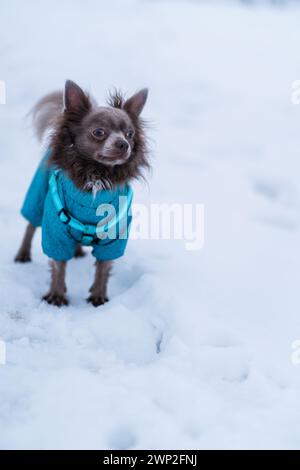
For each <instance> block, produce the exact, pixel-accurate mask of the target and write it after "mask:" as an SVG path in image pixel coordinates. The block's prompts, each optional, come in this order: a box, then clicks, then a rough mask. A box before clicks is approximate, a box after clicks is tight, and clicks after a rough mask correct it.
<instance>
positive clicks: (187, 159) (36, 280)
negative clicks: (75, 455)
mask: <svg viewBox="0 0 300 470" xmlns="http://www.w3.org/2000/svg"><path fill="white" fill-rule="evenodd" d="M1 18H2V21H1V31H0V35H1V38H0V39H1V40H0V44H1V46H0V47H1V69H0V70H1V71H0V79H1V80H4V81H5V83H6V91H7V103H6V105H1V106H0V121H1V132H0V147H1V149H2V151H1V156H0V165H1V167H0V171H1V176H2V178H1V186H0V191H1V198H0V214H1V219H2V223H1V231H0V237H1V244H0V246H1V250H0V285H1V299H0V339H1V340H3V341H5V342H6V347H7V363H6V365H0V447H1V448H2V449H31V448H34V449H48V448H57V449H65V448H68V449H78V448H79V449H88V448H96V449H143V448H146V449H150V448H156V449H163V448H169V449H170V448H172V449H189V448H190V449H195V448H197V449H203V448H205V449H215V448H224V449H231V448H234V449H240V448H243V449H245V448H294V449H295V448H298V449H299V442H300V427H299V420H300V407H299V393H300V369H299V366H298V367H297V366H296V365H295V364H293V362H292V361H291V355H292V353H293V350H292V343H293V341H295V340H299V338H300V314H299V230H300V216H299V208H300V191H299V176H298V175H299V169H300V162H299V149H300V132H299V129H300V105H299V106H297V105H293V104H292V102H291V92H292V83H293V81H294V80H297V79H299V77H300V61H299V47H298V44H300V42H299V41H300V29H299V21H300V10H299V9H298V8H297V7H296V6H294V5H291V6H289V7H287V8H285V9H283V8H279V9H277V8H269V7H266V6H262V7H257V8H247V7H243V6H239V5H237V4H235V3H233V2H228V3H226V2H223V3H221V2H218V3H216V4H215V3H213V2H211V3H205V2H184V1H177V2H165V1H164V2H156V1H146V0H144V1H142V0H128V1H127V2H121V1H111V2H109V3H108V2H106V3H105V6H104V5H103V4H102V3H101V2H96V0H86V1H85V2H84V4H83V2H79V1H75V0H72V1H71V0H63V1H60V2H59V3H58V2H53V1H52V2H50V1H47V2H46V1H45V2H35V1H33V0H28V1H27V2H17V1H16V0H10V1H8V0H7V1H6V0H5V1H2V2H1ZM66 78H71V79H73V80H75V81H77V82H78V83H80V84H81V85H82V86H83V87H86V88H87V89H88V90H90V91H91V92H92V93H93V94H94V95H95V96H96V97H97V98H98V99H99V101H101V102H103V100H104V98H105V95H106V92H107V91H108V90H109V89H110V88H111V87H112V86H117V87H118V88H121V89H123V90H126V91H127V92H128V93H132V92H134V91H136V90H137V89H138V88H142V87H144V86H149V88H150V96H149V103H148V104H147V107H146V109H145V113H144V114H145V117H146V118H148V120H149V121H150V124H151V125H150V130H149V133H150V137H151V147H152V154H153V157H152V161H153V162H152V163H153V175H152V176H149V180H148V184H146V185H144V184H136V185H135V201H136V202H138V203H142V202H144V203H149V202H159V203H170V204H173V203H193V204H204V207H205V243H204V246H203V249H201V250H199V251H187V250H186V249H185V243H184V241H165V240H160V241H155V240H152V241H145V240H138V241H134V240H132V241H131V242H130V243H129V247H128V250H127V252H126V255H125V257H124V258H123V259H121V260H119V261H118V262H116V264H115V268H114V275H113V277H112V278H111V282H110V286H109V294H110V298H111V301H110V302H109V303H108V304H106V305H105V306H103V307H100V308H98V309H95V308H94V307H92V306H89V305H87V304H86V302H85V298H86V296H87V292H88V288H89V286H90V284H91V282H92V278H93V260H92V258H91V257H90V256H88V257H86V258H85V259H80V260H72V261H71V262H70V264H69V266H68V278H67V284H68V289H69V296H70V301H71V305H70V306H69V307H67V308H61V309H56V308H55V307H52V306H48V305H45V304H43V303H41V301H40V298H41V296H42V295H43V294H44V293H45V291H46V290H47V286H48V282H49V272H48V264H47V263H48V261H47V258H46V257H45V256H44V255H43V254H42V252H41V248H40V235H38V236H37V237H36V239H35V242H34V252H33V258H34V262H33V263H32V264H30V265H24V266H23V265H22V266H20V265H15V264H14V263H13V262H12V260H13V257H14V255H15V253H16V250H17V248H18V244H19V243H20V239H21V236H22V234H23V230H24V227H25V222H24V221H23V220H22V219H21V217H20V215H19V208H20V205H21V203H22V199H23V196H24V193H25V191H26V188H27V185H28V183H29V181H30V178H31V176H32V173H33V171H34V169H35V167H36V166H37V164H38V161H39V158H40V157H41V153H42V150H41V149H40V148H39V146H38V144H37V143H36V142H35V140H34V138H33V135H32V131H31V130H30V127H29V123H28V121H26V120H24V116H25V114H26V113H27V111H28V110H29V109H30V107H31V106H32V105H33V103H34V102H35V101H36V100H37V99H38V98H39V97H40V96H41V95H42V94H44V93H46V92H48V91H51V90H53V89H56V88H61V87H62V85H63V83H64V80H65V79H66Z"/></svg>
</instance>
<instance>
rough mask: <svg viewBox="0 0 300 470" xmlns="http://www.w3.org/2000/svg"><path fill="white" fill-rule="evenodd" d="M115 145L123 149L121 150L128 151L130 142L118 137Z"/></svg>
mask: <svg viewBox="0 0 300 470" xmlns="http://www.w3.org/2000/svg"><path fill="white" fill-rule="evenodd" d="M115 146H116V148H117V149H118V150H121V152H124V153H125V152H127V150H128V147H129V144H128V142H126V140H124V139H117V140H116V141H115Z"/></svg>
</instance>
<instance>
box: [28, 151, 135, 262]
mask: <svg viewBox="0 0 300 470" xmlns="http://www.w3.org/2000/svg"><path fill="white" fill-rule="evenodd" d="M50 152H51V150H48V151H47V153H46V155H45V157H44V158H43V160H42V161H41V163H40V165H39V167H38V169H37V171H36V173H35V175H34V177H33V180H32V182H31V184H30V186H29V189H28V191H27V194H26V197H25V201H24V204H23V206H22V210H21V213H22V215H23V216H24V217H25V219H27V220H28V221H29V222H30V223H31V224H32V225H33V226H34V227H39V226H41V227H42V248H43V251H44V253H45V254H46V255H47V256H49V257H50V258H53V259H55V260H57V261H68V260H69V259H71V258H73V256H74V253H75V249H76V245H77V244H78V243H79V244H84V245H86V244H88V245H91V246H92V247H93V251H92V254H93V255H94V256H95V258H96V259H97V260H113V259H116V258H119V257H120V256H122V255H123V254H124V252H125V248H126V245H127V241H128V233H129V228H130V224H131V219H132V217H131V213H130V204H131V200H129V193H131V188H130V187H129V186H128V185H125V184H124V185H123V186H120V187H118V188H117V189H115V190H113V191H108V190H102V191H98V192H97V194H96V195H95V196H93V194H92V193H91V192H83V191H80V190H79V189H78V188H77V187H76V186H75V185H74V183H73V182H72V181H71V179H70V178H68V177H67V175H66V174H65V173H64V172H63V171H59V172H58V173H57V175H56V184H57V193H58V199H60V201H61V203H62V205H63V207H64V212H65V213H66V214H69V215H70V216H71V217H72V218H74V219H76V220H77V221H79V223H80V222H81V224H84V225H88V226H93V227H92V228H94V227H95V228H96V226H98V227H99V226H100V227H102V228H103V226H105V223H106V219H107V220H109V217H108V216H107V214H106V215H105V213H104V212H105V208H106V207H107V205H110V206H109V207H111V208H112V210H113V212H114V213H115V228H116V230H115V235H114V236H113V238H112V237H111V235H110V236H107V237H106V236H105V235H104V236H102V237H100V236H99V238H98V237H97V236H96V235H95V236H94V237H92V239H91V238H90V241H89V242H88V243H85V242H84V238H87V237H83V235H84V233H83V231H81V230H77V229H76V228H74V227H73V226H71V224H70V225H69V224H68V223H63V222H62V220H61V218H60V216H59V213H58V210H57V207H56V206H55V201H54V198H53V194H52V191H51V188H50V186H49V181H50V179H51V176H52V175H53V172H54V170H53V169H51V168H49V167H48V166H47V160H48V158H49V156H50ZM52 179H53V178H52ZM124 200H125V201H127V206H125V209H126V212H125V216H122V218H121V217H120V220H119V217H118V216H119V214H121V209H122V201H123V202H124ZM128 200H129V202H128ZM101 207H103V208H104V210H103V211H102V210H100V211H99V209H100V208H101ZM99 213H100V214H101V215H97V214H99ZM122 213H123V214H124V210H122ZM67 217H68V216H67ZM110 219H111V216H110ZM102 222H103V223H102ZM102 232H105V230H102ZM88 237H89V236H88Z"/></svg>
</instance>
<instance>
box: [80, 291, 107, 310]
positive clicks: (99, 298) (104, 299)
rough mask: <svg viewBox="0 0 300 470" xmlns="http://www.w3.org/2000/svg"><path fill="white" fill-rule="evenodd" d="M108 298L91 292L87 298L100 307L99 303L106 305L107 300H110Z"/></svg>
mask: <svg viewBox="0 0 300 470" xmlns="http://www.w3.org/2000/svg"><path fill="white" fill-rule="evenodd" d="M108 300H109V299H108V298H107V297H105V296H103V295H95V294H91V295H90V296H89V297H88V298H87V299H86V301H87V302H89V303H90V304H92V305H94V307H99V305H104V304H105V303H106V302H108Z"/></svg>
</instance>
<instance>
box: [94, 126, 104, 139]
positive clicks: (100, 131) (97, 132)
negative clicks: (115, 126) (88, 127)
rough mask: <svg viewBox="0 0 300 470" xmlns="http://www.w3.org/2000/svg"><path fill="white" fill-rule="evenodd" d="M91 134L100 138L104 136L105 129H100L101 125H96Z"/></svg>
mask: <svg viewBox="0 0 300 470" xmlns="http://www.w3.org/2000/svg"><path fill="white" fill-rule="evenodd" d="M92 134H93V136H94V137H96V138H97V139H101V138H102V137H104V136H105V130H104V129H102V127H98V128H97V129H94V130H93V132H92Z"/></svg>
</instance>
